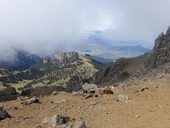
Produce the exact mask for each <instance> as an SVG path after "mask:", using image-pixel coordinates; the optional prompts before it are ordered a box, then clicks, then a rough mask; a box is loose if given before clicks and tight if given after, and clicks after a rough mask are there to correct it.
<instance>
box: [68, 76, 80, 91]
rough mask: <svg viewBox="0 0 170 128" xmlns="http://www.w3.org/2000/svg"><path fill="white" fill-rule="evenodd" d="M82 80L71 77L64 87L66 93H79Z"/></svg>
mask: <svg viewBox="0 0 170 128" xmlns="http://www.w3.org/2000/svg"><path fill="white" fill-rule="evenodd" d="M81 84H82V79H81V78H80V77H78V76H73V77H72V78H71V79H70V80H69V81H68V83H67V85H66V91H67V92H73V91H75V92H77V91H79V90H80V89H81V88H82V87H81Z"/></svg>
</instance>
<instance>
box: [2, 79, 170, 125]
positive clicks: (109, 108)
mask: <svg viewBox="0 0 170 128" xmlns="http://www.w3.org/2000/svg"><path fill="white" fill-rule="evenodd" d="M169 82H170V76H167V77H165V78H162V79H157V80H155V81H151V82H145V83H143V84H140V86H136V85H131V86H129V87H126V88H113V92H114V94H113V95H101V96H99V97H90V98H88V99H85V97H86V95H83V94H82V95H75V94H71V93H64V92H60V93H58V94H56V95H51V96H46V97H40V98H39V101H40V103H33V104H30V105H23V104H21V102H22V99H18V100H14V101H8V102H1V103H0V106H2V107H4V109H5V110H6V111H7V112H8V113H9V114H10V115H11V116H12V118H7V119H5V120H1V121H0V126H1V128H23V127H24V128H49V127H48V126H47V125H44V124H43V122H45V121H44V119H46V118H47V117H53V116H54V115H56V114H57V115H58V114H59V115H65V116H68V117H70V118H75V119H77V118H81V119H83V120H84V121H85V125H86V128H113V127H115V128H168V127H169V125H170V122H169V114H170V107H169V106H170V102H169V97H170V86H169ZM120 94H121V95H122V94H123V95H126V96H128V100H126V101H124V102H118V101H117V96H119V95H120ZM155 115H156V116H155ZM54 121H56V120H53V121H51V122H54ZM55 123H56V122H55ZM80 128H82V127H80ZM83 128H84V127H83Z"/></svg>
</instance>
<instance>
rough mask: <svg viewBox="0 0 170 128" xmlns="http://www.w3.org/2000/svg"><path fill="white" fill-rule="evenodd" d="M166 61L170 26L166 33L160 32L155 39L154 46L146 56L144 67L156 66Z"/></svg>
mask: <svg viewBox="0 0 170 128" xmlns="http://www.w3.org/2000/svg"><path fill="white" fill-rule="evenodd" d="M167 62H170V27H169V29H168V31H167V32H166V34H164V33H161V34H160V35H159V36H158V38H157V39H156V40H155V46H154V48H153V50H152V51H151V52H150V53H149V54H148V56H147V60H146V62H145V68H146V69H151V68H157V67H159V66H161V65H163V64H165V63H167Z"/></svg>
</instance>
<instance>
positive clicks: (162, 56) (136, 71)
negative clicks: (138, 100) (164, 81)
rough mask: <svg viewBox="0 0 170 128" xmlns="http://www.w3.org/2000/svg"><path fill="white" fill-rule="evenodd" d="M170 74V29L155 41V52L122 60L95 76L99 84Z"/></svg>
mask: <svg viewBox="0 0 170 128" xmlns="http://www.w3.org/2000/svg"><path fill="white" fill-rule="evenodd" d="M163 73H170V28H169V29H168V31H167V32H166V34H163V33H162V34H161V35H160V36H159V37H158V38H157V39H156V40H155V46H154V48H153V50H152V51H151V52H149V53H147V54H145V55H142V56H139V57H136V58H129V59H120V60H118V61H116V62H114V63H112V64H110V65H108V66H107V67H106V68H105V69H104V70H102V71H99V72H98V73H97V74H96V76H95V82H96V83H97V84H104V83H117V82H123V81H124V80H127V79H128V78H131V79H132V78H133V79H152V78H153V77H155V76H156V75H159V74H163Z"/></svg>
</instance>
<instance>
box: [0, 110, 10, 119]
mask: <svg viewBox="0 0 170 128" xmlns="http://www.w3.org/2000/svg"><path fill="white" fill-rule="evenodd" d="M10 117H11V116H10V115H9V114H8V112H7V111H6V110H5V109H4V108H3V107H0V120H4V119H6V118H10Z"/></svg>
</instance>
